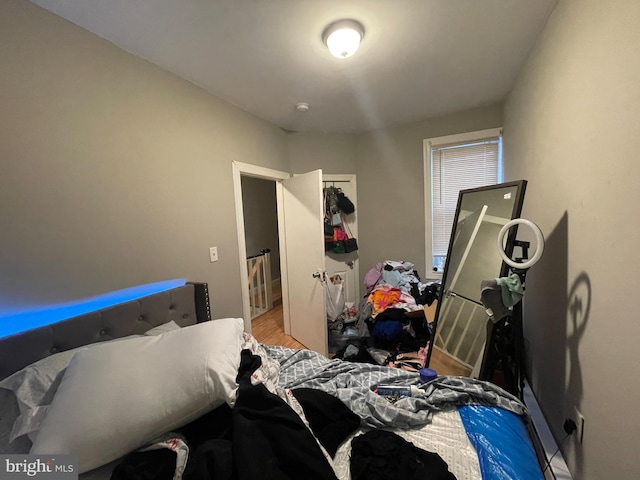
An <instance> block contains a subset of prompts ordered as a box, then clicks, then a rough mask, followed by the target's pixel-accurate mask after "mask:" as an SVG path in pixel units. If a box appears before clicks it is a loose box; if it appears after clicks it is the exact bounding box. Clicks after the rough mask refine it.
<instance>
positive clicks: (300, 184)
mask: <svg viewBox="0 0 640 480" xmlns="http://www.w3.org/2000/svg"><path fill="white" fill-rule="evenodd" d="M232 167H233V181H234V196H235V207H236V225H237V232H238V254H239V265H240V267H241V272H240V273H241V275H240V278H241V290H242V301H243V318H244V326H245V330H246V331H247V332H252V325H251V306H250V296H249V284H248V273H247V268H246V254H247V243H246V236H245V225H244V208H243V201H242V177H244V176H246V177H253V178H258V179H263V180H269V181H272V182H275V196H276V205H277V218H278V221H277V223H278V244H279V249H280V284H281V291H282V315H283V327H284V332H285V333H286V334H290V335H291V336H293V337H295V338H296V339H297V340H298V341H299V342H300V343H302V344H304V345H305V346H306V347H307V348H309V349H312V350H315V351H318V352H320V353H323V354H326V353H327V329H326V313H325V294H324V283H323V281H324V236H323V227H322V225H323V223H322V213H323V201H322V200H323V199H322V171H321V170H315V171H312V172H308V173H304V174H300V175H295V176H291V175H290V174H288V173H286V172H281V171H277V170H272V169H268V168H264V167H258V166H255V165H250V164H245V163H241V162H233V163H232Z"/></svg>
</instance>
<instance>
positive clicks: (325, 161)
mask: <svg viewBox="0 0 640 480" xmlns="http://www.w3.org/2000/svg"><path fill="white" fill-rule="evenodd" d="M356 140H357V138H356V136H355V135H351V134H336V133H303V132H300V133H298V132H294V133H290V134H289V136H288V137H287V151H288V155H289V159H290V162H291V168H292V173H305V172H310V171H311V170H317V169H318V168H321V169H322V172H323V173H355V171H356V155H357V150H356V148H357V143H356Z"/></svg>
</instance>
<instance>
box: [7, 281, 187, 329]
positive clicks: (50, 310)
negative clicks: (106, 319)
mask: <svg viewBox="0 0 640 480" xmlns="http://www.w3.org/2000/svg"><path fill="white" fill-rule="evenodd" d="M186 283H187V280H186V279H184V278H176V279H173V280H165V281H162V282H155V283H147V284H145V285H137V286H135V287H130V288H125V289H123V290H117V291H115V292H109V293H105V294H103V295H98V296H96V297H92V298H87V299H83V300H78V301H74V302H68V303H63V304H58V305H47V306H44V307H38V308H33V309H28V310H22V311H19V312H16V311H12V312H11V313H8V314H5V315H3V314H2V313H1V312H0V337H7V336H9V335H13V334H15V333H19V332H24V331H25V330H31V329H32V328H37V327H42V326H43V325H49V324H52V323H56V322H59V321H61V320H65V319H67V318H72V317H77V316H78V315H83V314H85V313H89V312H95V311H96V310H100V309H103V308H107V307H110V306H113V305H117V304H118V303H124V302H129V301H131V300H135V299H137V298H141V297H146V296H147V295H152V294H154V293H160V292H164V291H166V290H171V289H172V288H176V287H181V286H183V285H185V284H186Z"/></svg>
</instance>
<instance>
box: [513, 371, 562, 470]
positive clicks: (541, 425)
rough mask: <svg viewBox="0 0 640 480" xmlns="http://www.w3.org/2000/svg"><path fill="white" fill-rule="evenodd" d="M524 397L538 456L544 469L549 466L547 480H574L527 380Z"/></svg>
mask: <svg viewBox="0 0 640 480" xmlns="http://www.w3.org/2000/svg"><path fill="white" fill-rule="evenodd" d="M523 395H524V403H525V405H526V406H527V409H529V413H530V414H531V420H532V422H533V429H534V431H533V432H531V433H532V440H533V442H534V447H535V449H536V454H537V455H538V459H539V460H540V463H541V465H542V468H545V467H546V465H547V464H548V465H549V467H548V468H546V469H545V470H544V478H545V480H573V477H572V475H571V472H570V471H569V467H567V462H566V461H565V459H564V457H563V456H562V452H561V451H560V450H558V444H557V442H556V440H555V438H553V434H552V433H551V430H550V429H549V425H547V421H546V419H545V418H544V414H543V413H542V410H541V409H540V405H539V404H538V401H537V400H536V397H535V395H534V394H533V391H532V390H531V386H530V385H529V382H527V381H526V380H525V382H524V389H523ZM556 452H557V453H556ZM554 455H555V456H554ZM552 457H553V458H552ZM550 459H551V460H550Z"/></svg>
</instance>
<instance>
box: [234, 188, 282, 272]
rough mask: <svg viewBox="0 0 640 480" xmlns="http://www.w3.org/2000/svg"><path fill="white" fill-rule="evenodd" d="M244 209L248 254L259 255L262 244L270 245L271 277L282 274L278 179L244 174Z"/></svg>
mask: <svg viewBox="0 0 640 480" xmlns="http://www.w3.org/2000/svg"><path fill="white" fill-rule="evenodd" d="M242 209H243V213H244V236H245V242H246V246H247V255H248V256H252V255H258V254H259V253H260V250H262V249H263V248H269V249H270V250H271V278H272V279H273V280H275V279H278V278H280V246H279V243H278V209H277V205H276V182H274V181H272V180H262V179H260V178H252V177H244V176H243V177H242Z"/></svg>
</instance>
